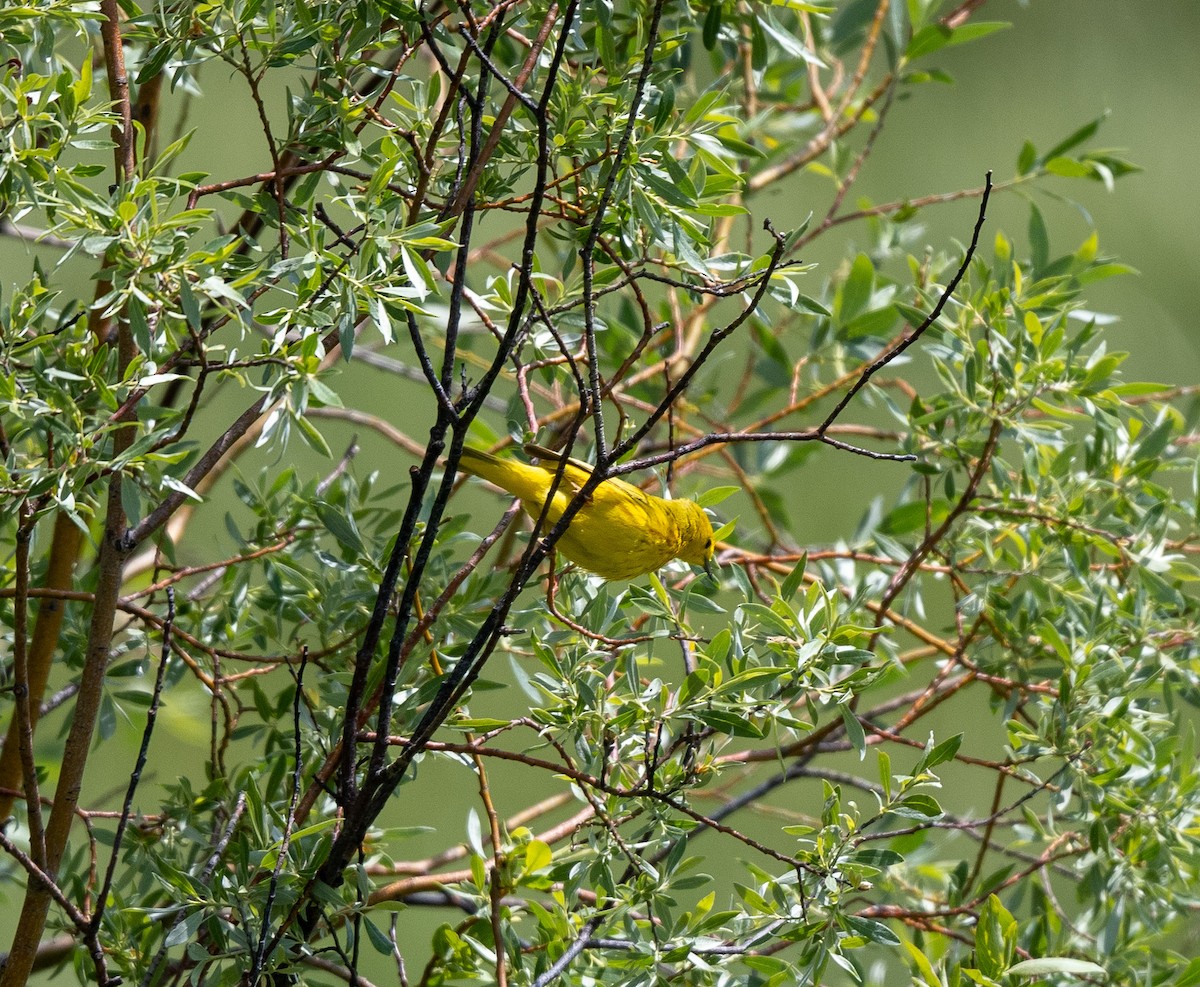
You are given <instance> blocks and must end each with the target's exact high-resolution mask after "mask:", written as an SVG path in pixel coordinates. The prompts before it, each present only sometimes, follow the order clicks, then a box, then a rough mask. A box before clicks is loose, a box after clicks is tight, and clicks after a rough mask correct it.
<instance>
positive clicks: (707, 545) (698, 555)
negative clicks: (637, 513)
mask: <svg viewBox="0 0 1200 987" xmlns="http://www.w3.org/2000/svg"><path fill="white" fill-rule="evenodd" d="M668 503H669V504H670V505H671V507H672V509H673V510H674V511H675V514H676V520H677V521H678V523H679V535H680V538H679V558H681V559H683V561H684V562H688V563H690V564H691V565H701V566H704V571H705V572H707V573H708V574H709V575H710V576H711V575H712V574H713V571H712V561H713V553H714V552H715V551H716V545H715V543H714V542H713V529H712V522H710V521H709V520H708V515H707V514H705V513H704V508H703V507H701V506H700V505H699V504H697V503H696V502H695V501H694V500H672V501H668Z"/></svg>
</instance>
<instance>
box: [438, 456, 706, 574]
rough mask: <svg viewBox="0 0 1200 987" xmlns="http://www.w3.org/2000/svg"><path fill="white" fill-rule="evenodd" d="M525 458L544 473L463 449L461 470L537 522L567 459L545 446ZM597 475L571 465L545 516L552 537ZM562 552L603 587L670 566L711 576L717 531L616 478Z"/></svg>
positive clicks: (579, 517) (593, 500)
mask: <svg viewBox="0 0 1200 987" xmlns="http://www.w3.org/2000/svg"><path fill="white" fill-rule="evenodd" d="M525 451H526V452H527V453H529V454H530V455H531V456H536V457H537V458H538V459H540V460H541V463H539V464H538V465H536V466H535V465H531V464H529V463H521V462H517V461H516V460H512V459H501V458H500V457H499V456H493V455H492V454H491V453H487V452H482V451H481V450H479V449H472V448H470V447H467V448H464V449H463V452H462V459H461V460H459V468H460V469H462V470H464V471H465V472H467V473H472V474H474V475H475V476H478V477H482V478H483V479H485V480H488V481H489V482H491V483H494V484H496V486H498V487H503V488H504V489H505V490H507V491H508V492H509V493H511V494H512V495H513V496H515V497H517V498H518V499H519V500H520V501H521V506H522V507H523V508H524V509H525V513H526V514H528V515H529V516H530V517H532V518H535V519H536V518H537V517H539V516H540V515H541V513H542V505H543V504H545V502H546V497H547V495H548V494H549V492H550V488H551V486H552V485H553V483H554V477H555V474H556V473H557V471H558V465H559V463H560V462H561V461H562V457H561V456H559V455H558V454H557V453H554V452H551V451H550V450H548V449H543V448H541V447H539V446H533V445H530V446H526V447H525ZM591 475H592V469H591V467H590V466H588V465H587V464H586V463H581V462H578V461H577V460H574V459H568V460H567V461H566V466H565V467H564V468H563V476H562V480H561V481H560V482H559V485H558V488H557V489H556V490H555V491H554V497H553V499H552V500H551V502H550V509H549V510H548V511H547V512H546V522H547V527H546V529H545V530H547V531H549V530H550V528H552V527H553V526H554V525H555V524H556V523H557V522H558V519H559V518H560V517H562V514H563V511H564V510H566V507H567V505H568V504H569V503H570V502H571V500H572V499H573V498H574V497H575V495H576V494H577V493H578V492H579V490H580V489H581V488H582V487H583V485H584V484H585V483H586V482H587V481H588V479H589V477H591ZM555 547H556V548H557V549H558V551H559V552H561V553H562V554H563V555H565V556H566V557H567V558H568V559H570V560H571V561H572V562H574V563H575V564H576V565H578V566H579V567H581V568H583V569H587V570H588V571H589V572H594V573H595V574H596V575H597V576H601V577H603V578H604V579H633V578H634V577H635V576H641V575H643V574H645V573H647V572H653V571H654V570H655V569H659V568H661V567H662V566H664V565H666V564H667V563H668V562H670V561H671V559H683V561H685V562H690V563H691V564H693V565H702V566H704V567H705V569H708V566H709V563H710V562H711V561H712V557H713V530H712V524H710V523H709V520H708V515H707V514H705V513H704V510H703V508H701V507H700V505H699V504H697V503H695V502H694V501H690V500H664V499H663V498H662V497H655V496H653V495H651V494H648V493H646V492H644V491H643V490H640V489H638V488H637V487H635V486H633V484H631V483H626V482H625V481H624V480H619V479H616V478H613V479H609V480H605V481H604V482H602V483H601V484H600V485H599V486H598V487H596V489H595V490H593V491H592V492H591V495H590V496H589V498H588V500H587V501H586V502H585V503H584V505H583V506H582V507H581V508H580V509H579V512H578V513H577V514H576V515H575V516H574V517H573V518H572V519H571V524H570V526H569V527H568V528H567V530H566V531H565V532H564V533H563V536H562V537H561V538H559V540H558V541H557V542H556V543H555Z"/></svg>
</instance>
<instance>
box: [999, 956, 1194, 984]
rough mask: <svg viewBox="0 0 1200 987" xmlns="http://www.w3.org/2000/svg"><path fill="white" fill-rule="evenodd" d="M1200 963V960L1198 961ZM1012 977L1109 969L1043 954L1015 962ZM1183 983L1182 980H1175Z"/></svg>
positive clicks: (1095, 974) (1094, 972)
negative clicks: (1035, 957)
mask: <svg viewBox="0 0 1200 987" xmlns="http://www.w3.org/2000/svg"><path fill="white" fill-rule="evenodd" d="M1196 963H1198V964H1200V961H1196ZM1004 973H1005V975H1006V976H1010V977H1045V976H1049V975H1051V974H1055V973H1074V974H1078V975H1079V976H1081V977H1104V976H1107V973H1108V971H1106V970H1105V969H1104V967H1102V966H1100V965H1099V964H1098V963H1092V962H1090V961H1089V960H1076V959H1072V958H1071V957H1067V956H1042V957H1038V958H1037V959H1032V960H1022V961H1021V962H1020V963H1014V964H1013V965H1012V966H1010V967H1009V968H1008V969H1007V970H1005V971H1004ZM1173 983H1176V984H1182V983H1183V982H1182V981H1180V980H1176V981H1173Z"/></svg>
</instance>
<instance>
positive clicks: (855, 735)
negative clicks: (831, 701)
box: [840, 706, 867, 761]
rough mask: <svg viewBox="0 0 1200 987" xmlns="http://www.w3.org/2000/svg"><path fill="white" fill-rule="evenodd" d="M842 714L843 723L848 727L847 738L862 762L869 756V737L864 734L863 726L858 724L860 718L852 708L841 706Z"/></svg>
mask: <svg viewBox="0 0 1200 987" xmlns="http://www.w3.org/2000/svg"><path fill="white" fill-rule="evenodd" d="M840 712H841V714H842V723H843V724H844V725H845V727H846V738H847V739H848V740H849V741H850V746H851V747H853V748H854V749H855V750H856V751H858V759H859V760H860V761H861V760H863V759H864V758H865V757H866V756H867V735H866V734H865V733H863V728H862V724H861V723H859V722H858V717H857V716H855V715H854V712H853V710H851V709H850V707H848V706H841V707H840Z"/></svg>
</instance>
